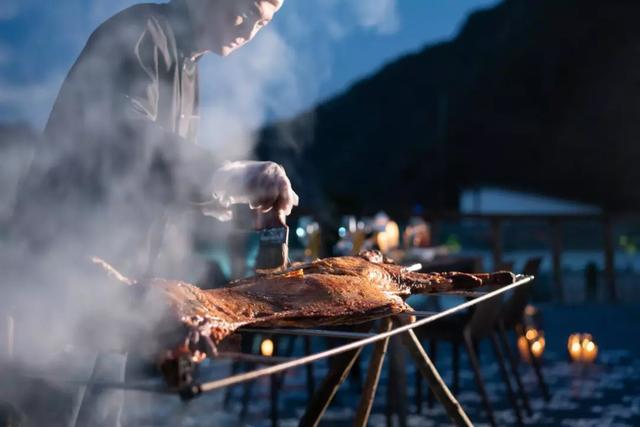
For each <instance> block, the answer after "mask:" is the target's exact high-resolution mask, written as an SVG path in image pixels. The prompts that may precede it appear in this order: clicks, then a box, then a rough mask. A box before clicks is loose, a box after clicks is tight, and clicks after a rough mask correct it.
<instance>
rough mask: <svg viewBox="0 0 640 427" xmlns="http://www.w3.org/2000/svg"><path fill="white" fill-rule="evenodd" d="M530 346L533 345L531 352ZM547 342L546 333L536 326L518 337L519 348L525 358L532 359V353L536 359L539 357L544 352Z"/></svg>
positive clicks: (526, 359)
mask: <svg viewBox="0 0 640 427" xmlns="http://www.w3.org/2000/svg"><path fill="white" fill-rule="evenodd" d="M529 346H531V352H529ZM545 346H546V342H545V339H544V333H543V332H542V331H539V330H537V329H535V328H529V329H527V331H526V332H525V334H524V335H523V336H521V337H520V338H518V350H519V351H520V356H521V357H522V359H523V360H525V361H527V362H529V361H530V357H529V355H530V353H533V356H534V357H535V358H536V359H539V358H540V357H541V356H542V353H544V348H545Z"/></svg>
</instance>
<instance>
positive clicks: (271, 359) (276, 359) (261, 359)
mask: <svg viewBox="0 0 640 427" xmlns="http://www.w3.org/2000/svg"><path fill="white" fill-rule="evenodd" d="M223 359H231V360H236V361H239V362H250V363H261V364H264V365H276V364H278V363H284V362H289V361H291V360H295V359H294V358H292V357H280V356H260V355H259V354H247V353H236V352H224V353H218V355H217V356H216V357H214V358H213V359H212V360H213V361H216V360H223Z"/></svg>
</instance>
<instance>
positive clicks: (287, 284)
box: [147, 252, 514, 353]
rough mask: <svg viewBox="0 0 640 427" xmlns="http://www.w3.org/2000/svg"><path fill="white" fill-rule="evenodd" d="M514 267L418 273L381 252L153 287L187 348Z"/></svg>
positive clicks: (344, 313) (211, 348) (392, 302)
mask: <svg viewBox="0 0 640 427" xmlns="http://www.w3.org/2000/svg"><path fill="white" fill-rule="evenodd" d="M513 281H514V276H513V274H512V273H509V272H498V273H492V274H466V273H455V272H452V273H416V272H411V271H408V270H407V269H406V268H404V267H402V266H399V265H396V264H392V263H388V262H385V260H384V259H383V258H382V257H381V256H380V255H379V253H376V252H369V253H364V254H362V255H360V256H346V257H336V258H326V259H321V260H317V261H313V262H310V263H304V264H294V265H292V266H291V267H289V268H287V269H283V270H278V271H270V272H268V273H266V274H260V275H257V276H254V277H251V278H248V279H243V280H240V281H237V282H233V283H231V284H230V285H229V287H227V288H224V289H215V290H206V291H204V290H201V289H199V288H197V287H195V286H193V285H190V284H188V283H184V282H179V281H170V280H162V279H154V280H151V281H150V282H148V283H147V289H149V290H150V291H151V292H153V293H156V294H158V293H159V294H160V295H161V296H162V298H163V299H165V300H166V301H168V303H169V307H170V309H171V311H172V312H173V314H174V315H175V316H176V317H175V321H176V323H178V322H180V323H181V324H182V325H183V326H185V327H186V328H187V330H188V331H189V333H188V334H187V335H188V337H187V338H186V339H185V341H184V345H183V346H182V348H183V349H184V350H186V351H191V352H194V351H195V349H200V350H202V349H203V345H204V350H205V351H207V352H210V353H211V352H215V348H216V345H217V344H218V343H220V341H222V340H223V339H224V338H225V337H227V336H229V335H230V334H232V333H233V332H234V331H235V330H236V329H238V328H240V327H242V326H246V325H252V326H258V327H300V328H306V327H318V326H329V325H349V324H358V323H363V322H366V321H369V320H373V319H376V318H380V317H384V316H387V315H389V314H396V313H401V312H404V311H409V310H410V307H409V306H408V305H407V304H406V303H405V302H404V299H405V298H407V297H408V296H409V295H411V294H415V293H430V292H440V291H450V290H457V289H472V288H477V287H480V286H486V285H506V284H510V283H512V282H513Z"/></svg>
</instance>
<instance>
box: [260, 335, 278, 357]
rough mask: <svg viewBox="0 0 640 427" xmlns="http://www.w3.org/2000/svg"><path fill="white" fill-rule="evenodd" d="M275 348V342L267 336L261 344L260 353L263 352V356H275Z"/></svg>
mask: <svg viewBox="0 0 640 427" xmlns="http://www.w3.org/2000/svg"><path fill="white" fill-rule="evenodd" d="M274 348H275V346H274V344H273V341H271V340H270V339H269V338H266V339H265V340H263V341H262V343H261V344H260V353H262V355H263V356H266V357H271V356H273V350H274Z"/></svg>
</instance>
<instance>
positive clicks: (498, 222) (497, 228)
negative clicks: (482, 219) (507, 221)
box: [491, 217, 502, 268]
mask: <svg viewBox="0 0 640 427" xmlns="http://www.w3.org/2000/svg"><path fill="white" fill-rule="evenodd" d="M491 240H492V242H491V244H492V247H493V268H497V267H498V266H499V265H500V264H502V219H501V218H496V217H494V218H491Z"/></svg>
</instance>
